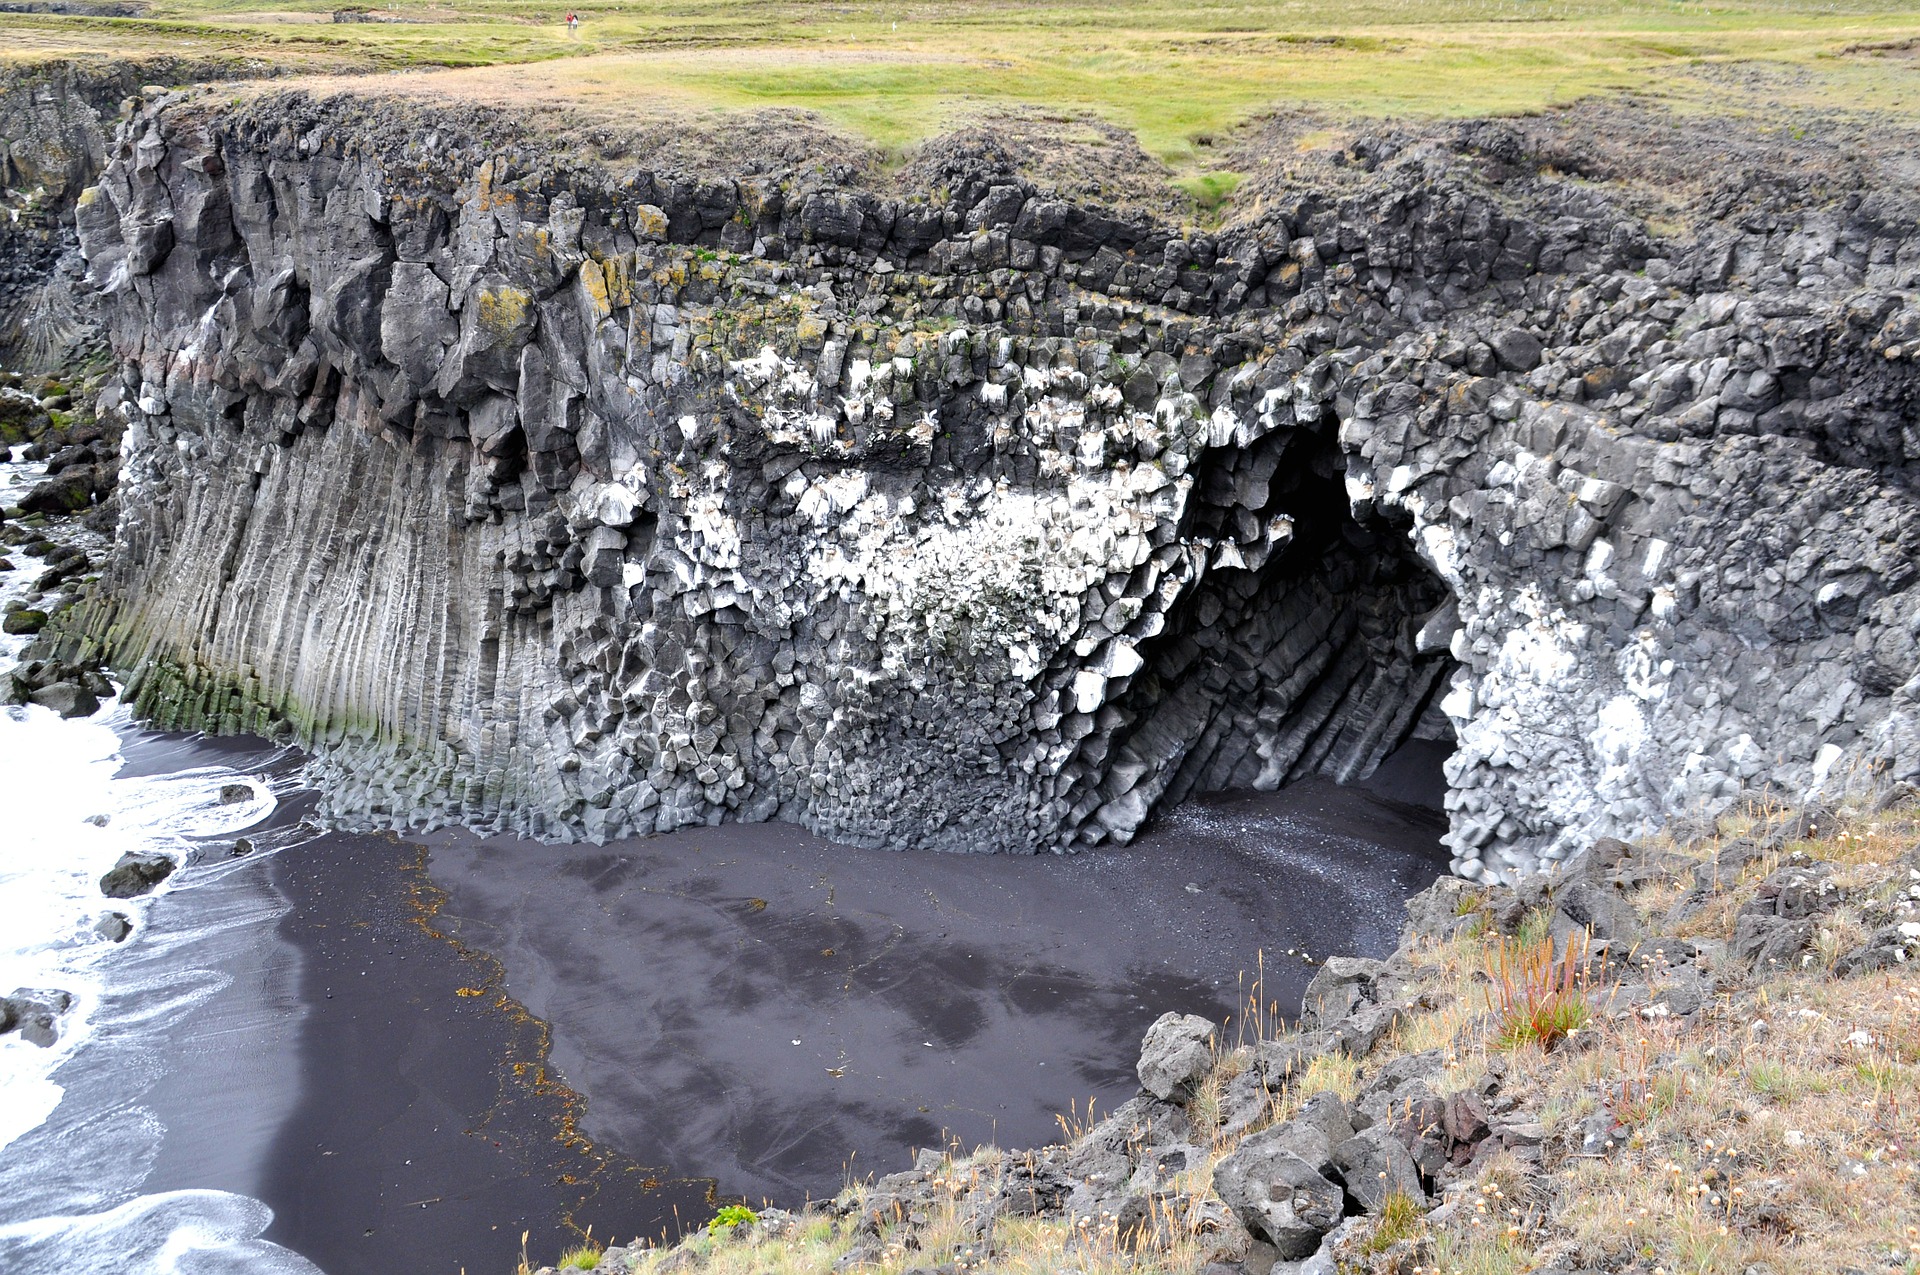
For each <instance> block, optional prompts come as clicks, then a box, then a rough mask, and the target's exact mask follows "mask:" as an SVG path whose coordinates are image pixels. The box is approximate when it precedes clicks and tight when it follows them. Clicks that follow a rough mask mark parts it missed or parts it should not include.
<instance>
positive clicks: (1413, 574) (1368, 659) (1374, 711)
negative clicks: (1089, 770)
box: [1083, 430, 1455, 840]
mask: <svg viewBox="0 0 1920 1275" xmlns="http://www.w3.org/2000/svg"><path fill="white" fill-rule="evenodd" d="M1195 479H1196V482H1195V488H1194V498H1193V499H1192V501H1191V503H1190V507H1189V511H1188V517H1187V522H1186V525H1184V526H1183V527H1182V529H1181V530H1182V535H1183V537H1184V538H1185V539H1186V540H1187V541H1188V543H1191V544H1196V545H1200V546H1202V547H1204V548H1205V550H1206V552H1208V554H1209V555H1210V557H1209V566H1208V569H1207V570H1206V572H1205V573H1204V575H1203V576H1202V577H1201V578H1200V580H1199V581H1198V583H1197V584H1195V585H1194V586H1192V587H1191V588H1190V589H1189V590H1188V592H1187V594H1186V596H1185V597H1184V598H1183V599H1182V600H1181V601H1180V602H1179V603H1178V604H1177V605H1176V606H1175V607H1173V608H1172V609H1171V610H1170V611H1169V612H1168V615H1167V621H1166V626H1165V629H1164V630H1163V631H1162V632H1161V633H1160V634H1159V635H1158V636H1157V637H1156V638H1155V639H1154V640H1152V641H1151V642H1149V643H1146V644H1143V646H1142V648H1141V655H1142V656H1143V658H1144V659H1145V661H1146V663H1145V666H1144V667H1143V668H1142V669H1141V671H1140V672H1139V673H1138V674H1137V675H1136V676H1135V677H1134V679H1133V681H1132V683H1131V685H1130V686H1129V687H1128V688H1127V690H1126V692H1125V693H1124V694H1123V695H1121V696H1120V697H1118V699H1116V700H1115V701H1114V704H1113V707H1115V708H1116V709H1118V711H1119V712H1120V713H1121V714H1122V721H1123V722H1124V723H1125V724H1124V725H1122V726H1121V728H1120V729H1119V730H1117V731H1116V732H1115V737H1114V745H1113V753H1112V761H1111V763H1110V764H1109V766H1108V774H1109V775H1110V776H1111V775H1113V774H1115V773H1118V774H1123V775H1126V774H1134V773H1138V774H1141V775H1142V776H1143V777H1142V778H1141V779H1140V780H1139V782H1138V784H1137V785H1135V786H1134V787H1133V788H1132V789H1131V790H1129V791H1126V792H1115V791H1113V790H1114V788H1115V787H1116V785H1115V784H1114V783H1113V782H1112V780H1111V779H1109V780H1107V781H1106V782H1105V783H1104V784H1103V790H1104V791H1103V796H1106V797H1107V803H1106V804H1105V805H1104V806H1102V807H1101V808H1100V809H1099V810H1098V811H1097V812H1096V813H1095V814H1094V816H1093V818H1092V820H1091V821H1090V823H1089V824H1088V825H1087V832H1086V834H1083V835H1086V836H1087V839H1089V840H1101V839H1105V837H1107V836H1111V837H1112V838H1113V839H1115V840H1127V839H1130V837H1131V835H1132V833H1133V832H1134V831H1135V830H1136V829H1137V828H1138V827H1139V826H1140V824H1141V823H1142V822H1144V819H1145V817H1146V815H1147V813H1148V812H1150V811H1152V810H1156V809H1157V810H1167V809H1170V808H1171V807H1173V806H1174V805H1177V804H1178V803H1180V802H1182V801H1185V800H1186V799H1188V798H1190V797H1195V796H1199V795H1202V794H1206V793H1217V792H1229V791H1235V790H1246V789H1252V790H1258V791H1273V790H1275V789H1278V788H1281V787H1283V786H1285V785H1287V784H1289V783H1292V782H1294V781H1296V780H1300V779H1305V778H1308V777H1313V776H1318V777H1323V778H1328V779H1332V780H1334V781H1336V782H1339V783H1343V784H1350V783H1359V782H1362V781H1368V780H1373V782H1371V783H1369V784H1368V786H1369V787H1370V788H1372V789H1374V790H1375V791H1376V793H1378V794H1379V795H1382V796H1387V797H1390V798H1392V799H1394V800H1401V801H1407V802H1410V803H1411V804H1420V805H1430V806H1438V805H1439V804H1440V801H1441V799H1442V798H1443V796H1444V792H1445V780H1444V777H1443V776H1442V775H1441V774H1440V765H1441V763H1443V762H1444V760H1445V758H1446V757H1447V756H1448V755H1450V753H1451V752H1452V748H1453V743H1454V733H1453V727H1452V724H1451V722H1450V721H1449V720H1448V718H1447V717H1446V715H1445V714H1444V713H1443V712H1442V711H1441V708H1440V702H1441V699H1442V697H1443V696H1444V695H1445V693H1446V688H1447V686H1448V683H1449V682H1450V680H1451V675H1452V672H1453V670H1454V668H1455V662H1454V660H1453V658H1452V657H1451V655H1450V654H1449V652H1448V651H1447V649H1446V645H1445V644H1446V642H1447V639H1448V638H1449V637H1450V636H1451V631H1452V627H1453V618H1452V617H1453V610H1452V596H1451V594H1450V593H1449V591H1448V589H1447V587H1446V585H1445V584H1444V583H1443V582H1442V581H1441V580H1440V579H1439V578H1438V577H1437V576H1436V575H1435V574H1434V572H1433V570H1432V569H1431V568H1430V567H1429V566H1428V565H1427V564H1426V563H1425V562H1423V561H1422V560H1421V559H1420V557H1419V556H1418V554H1417V553H1416V552H1415V549H1414V547H1413V544H1412V542H1411V539H1410V537H1409V535H1408V528H1407V526H1405V525H1404V524H1396V523H1393V522H1391V521H1388V520H1387V519H1386V518H1384V517H1381V516H1379V515H1375V516H1373V517H1372V518H1371V519H1369V520H1368V521H1366V522H1362V521H1360V520H1357V519H1356V518H1355V516H1354V513H1353V508H1352V504H1351V502H1350V500H1349V498H1348V494H1347V489H1346V483H1345V465H1344V461H1343V459H1342V456H1341V453H1340V450H1339V447H1338V444H1337V443H1336V442H1335V440H1334V439H1333V437H1332V435H1331V431H1330V430H1328V431H1324V432H1322V431H1309V430H1295V431H1281V432H1277V433H1275V434H1272V435H1268V436H1267V437H1265V438H1263V439H1261V440H1259V441H1257V442H1256V443H1255V444H1253V445H1252V446H1250V447H1245V448H1221V449H1216V450H1214V451H1211V452H1209V453H1207V455H1206V456H1205V458H1204V459H1203V460H1202V462H1201V464H1200V465H1199V466H1197V467H1196V472H1195ZM1390 757H1391V758H1392V759H1393V764H1392V765H1391V766H1389V767H1387V768H1386V769H1385V770H1382V769H1381V767H1382V763H1383V762H1385V761H1387V759H1388V758H1390ZM1376 775H1377V778H1376Z"/></svg>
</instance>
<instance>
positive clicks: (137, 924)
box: [0, 464, 315, 1275]
mask: <svg viewBox="0 0 1920 1275" xmlns="http://www.w3.org/2000/svg"><path fill="white" fill-rule="evenodd" d="M31 477H32V475H31V473H30V472H29V470H28V467H27V466H24V465H18V464H0V503H4V504H12V503H16V501H17V499H18V491H19V488H20V487H21V486H23V485H24V484H25V483H26V482H27V481H28V480H29V479H30V478H31ZM8 556H9V557H11V559H12V560H13V562H14V563H15V570H13V571H8V572H4V573H0V603H4V602H5V601H7V600H10V599H12V598H14V597H19V596H21V595H22V594H23V593H24V591H25V590H26V588H27V587H28V585H29V584H30V583H31V581H32V579H33V578H34V577H35V576H36V575H37V574H38V573H39V572H40V571H41V570H43V569H44V566H43V564H41V563H39V562H37V561H36V560H35V559H33V558H32V557H31V556H29V555H25V554H23V553H22V552H21V551H20V550H19V549H18V548H15V549H13V550H11V551H10V553H9V555H8ZM27 641H28V639H26V638H23V637H6V638H0V670H4V669H6V668H11V667H12V665H13V664H14V662H15V661H16V660H17V659H18V658H19V655H20V652H21V650H22V648H23V647H24V646H25V645H26V643H27ZM138 736H139V728H138V727H137V726H135V725H134V724H133V723H132V721H131V719H130V717H129V715H128V714H127V712H126V710H125V709H123V708H120V707H119V706H117V705H114V704H111V703H109V704H108V705H107V706H106V707H105V708H103V709H102V710H101V712H100V713H99V714H97V715H95V716H94V717H92V718H83V719H75V720H70V721H63V720H62V719H60V718H59V717H58V716H57V715H55V714H54V713H53V712H52V711H50V710H48V709H45V708H41V707H38V706H25V707H13V708H7V709H4V710H0V995H6V994H10V993H12V992H13V991H14V990H15V989H36V990H45V991H49V992H52V991H59V992H64V993H66V994H67V995H69V996H71V997H72V998H73V1000H72V1004H71V1006H70V1007H69V1008H68V1009H67V1010H66V1012H65V1013H64V1014H62V1015H61V1016H60V1018H59V1020H58V1022H57V1028H58V1033H59V1034H58V1037H57V1039H56V1041H55V1043H54V1044H53V1045H52V1047H50V1048H41V1047H39V1046H37V1045H35V1044H33V1043H32V1042H30V1041H28V1040H25V1039H23V1038H22V1037H21V1036H20V1034H19V1033H17V1032H14V1033H8V1034H7V1035H5V1036H0V1271H5V1272H7V1273H8V1275H37V1273H39V1272H48V1273H51V1272H55V1271H58V1272H67V1271H74V1270H101V1271H113V1272H116V1273H119V1272H127V1273H129V1275H132V1273H140V1275H172V1273H174V1272H181V1273H186V1272H193V1273H195V1275H200V1273H212V1272H227V1271H269V1272H274V1271H288V1272H292V1271H300V1272H314V1270H315V1268H314V1267H313V1266H312V1265H311V1264H309V1263H307V1262H306V1261H305V1260H304V1259H302V1258H300V1257H298V1256H297V1255H296V1254H293V1253H291V1252H289V1251H288V1250H285V1249H282V1248H280V1247H278V1246H276V1245H273V1244H271V1243H268V1242H266V1241H264V1240H261V1239H260V1238H259V1236H260V1234H261V1233H262V1231H264V1230H265V1228H266V1226H267V1225H268V1223H269V1222H270V1221H271V1218H272V1214H271V1211H270V1210H269V1209H268V1208H267V1206H266V1205H264V1204H262V1203H260V1202H259V1201H257V1200H254V1199H250V1198H248V1197H247V1196H244V1195H239V1194H235V1193H232V1192H227V1191H214V1190H179V1191H165V1192H157V1193H148V1194H142V1187H143V1186H144V1184H145V1182H146V1179H147V1177H148V1174H149V1171H150V1170H151V1168H152V1166H153V1165H154V1163H155V1162H156V1160H157V1159H158V1158H159V1154H160V1150H161V1146H162V1143H163V1141H164V1139H165V1138H166V1136H167V1134H166V1130H165V1129H164V1127H163V1126H162V1124H161V1122H160V1120H159V1118H158V1117H157V1116H155V1115H154V1113H153V1112H152V1111H150V1110H148V1109H147V1108H145V1107H143V1106H141V1105H139V1099H140V1096H141V1095H142V1094H144V1093H145V1092H147V1090H148V1089H150V1088H151V1087H152V1086H153V1085H154V1084H155V1083H156V1082H157V1081H158V1080H159V1079H160V1078H161V1077H162V1076H163V1075H164V1074H165V1073H166V1071H167V1069H168V1067H169V1058H168V1053H167V1047H166V1045H165V1043H164V1041H165V1035H166V1033H167V1032H168V1031H170V1030H176V1029H178V1027H179V1025H180V1024H182V1023H183V1022H186V1021H188V1016H189V1015H190V1014H191V1012H192V1011H193V1010H194V1009H195V1007H197V1006H199V1005H201V1004H202V1003H204V1002H205V1001H207V1000H208V999H209V998H210V997H212V996H215V995H216V994H218V993H219V992H220V991H221V990H222V989H223V988H224V987H225V986H226V985H227V984H228V983H230V982H231V975H230V974H227V973H224V972H223V971H222V968H221V967H220V963H219V961H218V960H217V959H216V958H215V956H214V955H213V953H214V952H215V951H216V950H221V951H226V950H231V948H232V946H233V944H232V942H231V938H232V934H233V933H234V932H236V931H238V930H242V929H251V930H252V931H253V932H258V931H260V930H261V929H263V928H268V929H270V927H271V924H272V922H273V919H274V917H275V916H276V915H277V913H276V912H275V911H274V910H273V905H272V903H271V902H270V901H268V902H262V901H261V898H260V890H259V889H258V888H255V889H254V890H252V891H250V892H239V891H231V890H229V891H226V892H225V893H226V894H230V895H233V896H234V897H233V899H232V900H231V901H229V902H222V903H220V904H217V905H210V906H204V907H200V908H179V907H176V908H170V909H168V911H167V913H166V916H167V917H168V923H169V924H171V925H173V926H175V927H176V928H179V927H180V922H181V921H182V920H183V919H185V918H188V917H191V918H193V920H192V924H191V925H190V926H188V927H186V928H184V929H179V932H174V933H162V932H158V931H156V932H153V933H148V932H147V928H148V919H149V913H151V912H152V911H153V910H154V909H155V907H156V903H157V901H159V900H161V899H163V898H165V897H166V896H168V895H170V894H173V893H176V892H183V891H186V892H200V891H207V890H208V888H209V887H217V886H218V885H219V884H220V883H221V882H222V880H223V878H225V877H226V876H227V875H228V874H230V873H233V872H238V871H242V870H245V869H247V868H248V867H249V866H251V863H252V862H253V860H252V858H232V857H227V856H223V855H219V854H208V853H206V847H205V839H207V838H217V837H230V836H232V835H233V834H235V833H239V832H241V831H243V830H245V829H248V828H251V827H253V826H254V825H256V824H258V823H260V822H261V821H262V820H264V819H266V818H267V817H268V816H269V815H271V814H272V813H273V811H274V809H275V807H276V805H277V799H276V797H275V794H274V792H273V785H272V784H271V783H270V782H269V781H268V780H266V779H264V778H260V777H258V776H249V775H245V774H242V773H240V772H238V771H236V770H234V769H231V768H228V767H222V766H189V767H186V768H182V769H178V770H174V771H171V772H169V773H162V774H153V775H130V774H123V773H122V772H123V770H125V769H126V766H125V760H124V758H123V755H122V744H123V737H124V738H125V739H135V738H138ZM236 783H246V784H247V785H248V786H249V787H250V788H251V789H252V795H251V797H249V798H248V799H246V800H241V801H234V802H228V803H224V804H223V803H222V801H221V790H222V789H223V788H225V787H227V786H229V785H233V784H236ZM293 839H294V837H293V836H292V835H291V834H288V833H284V832H283V833H276V834H271V835H269V836H267V837H262V838H258V839H257V840H258V842H259V845H258V850H259V852H260V853H268V852H271V851H272V850H273V849H274V848H276V846H278V845H282V844H285V843H287V842H289V841H291V840H293ZM197 849H198V850H199V851H200V853H199V854H196V850H197ZM128 851H144V852H158V853H161V854H165V855H167V856H168V857H169V858H171V859H173V860H174V862H175V863H176V864H182V865H186V866H184V867H183V868H182V869H181V870H180V871H179V872H177V873H176V874H175V875H174V876H173V877H171V878H170V879H169V880H168V881H167V882H165V883H163V884H162V885H161V886H160V888H159V889H158V890H157V891H156V892H155V893H154V894H152V895H149V896H147V897H144V898H138V899H127V900H114V899H108V898H106V897H105V896H104V895H102V894H101V891H100V885H99V880H100V877H101V875H102V874H103V873H105V872H106V871H107V870H108V869H110V868H112V867H113V866H114V864H115V863H116V862H117V861H118V860H119V858H120V856H121V855H122V854H124V853H126V852H128ZM221 893H222V892H221V891H219V890H218V889H215V890H213V891H211V892H209V893H208V894H207V895H206V896H205V897H207V898H208V899H210V900H211V899H213V898H214V897H215V896H216V895H220V894H221ZM109 912H117V913H119V914H121V915H123V916H125V917H127V918H128V919H129V920H130V921H131V922H132V924H133V926H134V932H133V935H132V936H131V937H130V938H128V939H127V940H126V941H125V942H123V943H115V942H113V941H112V940H111V939H109V938H107V937H106V936H104V935H103V934H101V933H100V932H99V930H98V929H97V928H96V927H97V926H98V925H99V923H100V921H101V919H102V918H103V917H104V916H105V915H106V914H107V913H109ZM165 928H166V927H165V926H162V927H160V929H162V930H164V929H165ZM223 945H224V946H223Z"/></svg>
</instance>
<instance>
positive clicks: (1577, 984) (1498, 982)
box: [1487, 918, 1593, 1049]
mask: <svg viewBox="0 0 1920 1275" xmlns="http://www.w3.org/2000/svg"><path fill="white" fill-rule="evenodd" d="M1587 952H1588V943H1587V941H1586V940H1585V939H1584V938H1583V939H1580V940H1578V941H1570V942H1568V943H1567V944H1566V945H1565V947H1564V948H1561V947H1560V946H1559V945H1558V944H1556V943H1555V942H1554V940H1553V936H1552V935H1551V934H1550V933H1546V932H1545V927H1544V926H1538V927H1536V926H1534V925H1533V924H1532V918H1528V924H1527V925H1523V926H1522V927H1521V932H1520V936H1519V937H1518V938H1515V939H1511V940H1509V939H1508V938H1507V936H1506V935H1504V934H1502V935H1499V936H1498V937H1497V938H1496V939H1495V941H1494V943H1493V945H1492V947H1490V948H1489V949H1488V951H1487V976H1488V978H1489V979H1490V980H1491V981H1492V988H1493V997H1494V1008H1495V1011H1496V1013H1497V1014H1498V1016H1499V1031H1498V1032H1497V1033H1496V1035H1495V1039H1496V1040H1497V1041H1498V1043H1499V1044H1500V1046H1501V1047H1502V1048H1504V1049H1517V1048H1519V1047H1520V1046H1522V1045H1538V1046H1540V1047H1541V1048H1542V1049H1551V1048H1552V1047H1553V1046H1554V1045H1555V1044H1557V1043H1559V1042H1560V1041H1562V1040H1564V1039H1566V1038H1567V1036H1568V1035H1569V1034H1570V1033H1572V1032H1576V1031H1579V1030H1580V1029H1581V1028H1583V1027H1585V1026H1586V1025H1587V1024H1588V1023H1589V1022H1590V1021H1592V1018H1593V1009H1592V1007H1591V1006H1590V1005H1588V1004H1587V981H1588V980H1587Z"/></svg>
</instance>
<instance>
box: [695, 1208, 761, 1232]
mask: <svg viewBox="0 0 1920 1275" xmlns="http://www.w3.org/2000/svg"><path fill="white" fill-rule="evenodd" d="M759 1220H760V1215H759V1214H758V1213H755V1212H754V1211H753V1210H752V1209H750V1208H748V1207H747V1206H746V1205H744V1204H726V1205H722V1206H721V1208H720V1211H719V1212H718V1213H716V1214H714V1215H713V1220H712V1221H711V1222H708V1223H707V1234H708V1235H725V1234H726V1233H727V1232H729V1231H731V1230H732V1229H733V1228H734V1227H736V1226H752V1225H753V1224H754V1223H755V1222H758V1221H759Z"/></svg>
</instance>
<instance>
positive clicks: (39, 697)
mask: <svg viewBox="0 0 1920 1275" xmlns="http://www.w3.org/2000/svg"><path fill="white" fill-rule="evenodd" d="M27 698H28V699H29V700H31V701H32V702H33V703H35V704H38V705H40V706H41V707H42V708H50V709H52V710H53V711H54V712H56V713H58V714H60V716H62V717H91V716H93V715H94V714H95V713H97V712H99V711H100V701H99V700H98V699H96V698H95V697H94V694H93V692H92V691H90V690H88V689H87V688H86V687H84V686H82V685H80V684H79V683H78V682H55V683H53V684H52V685H51V686H43V687H41V688H40V689H39V690H37V691H35V692H33V694H31V695H29V696H28V697H27Z"/></svg>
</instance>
